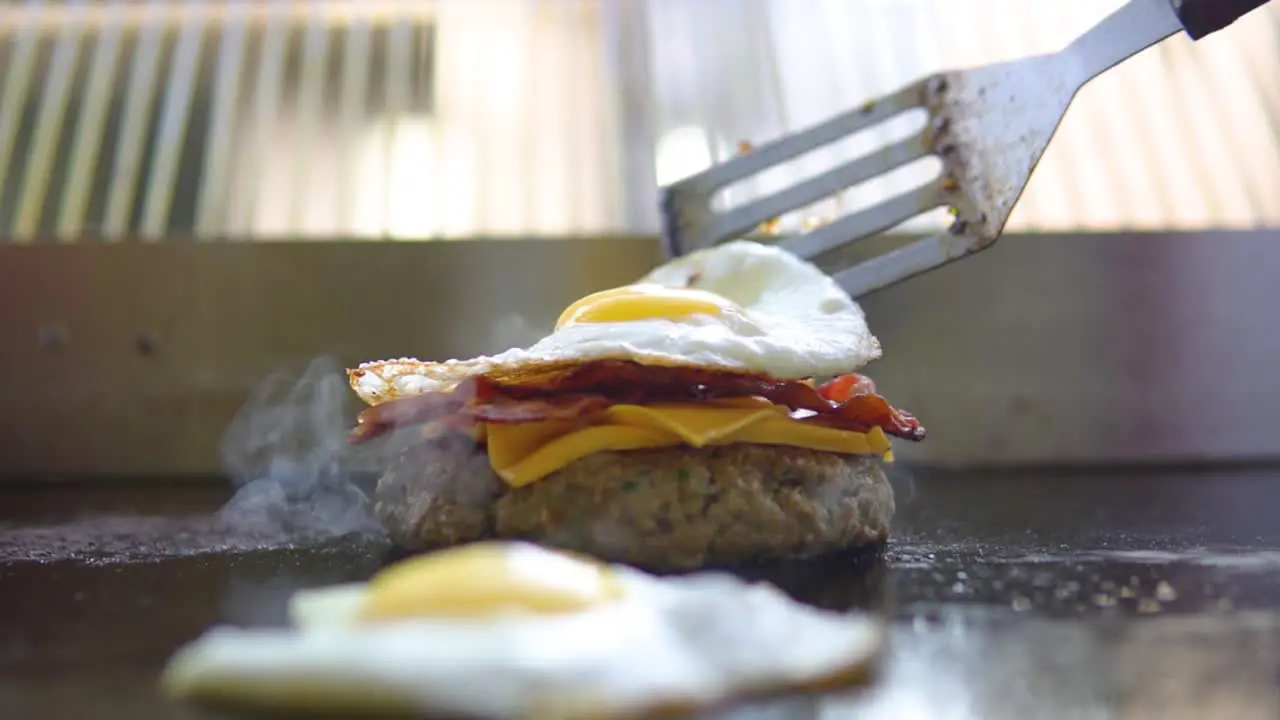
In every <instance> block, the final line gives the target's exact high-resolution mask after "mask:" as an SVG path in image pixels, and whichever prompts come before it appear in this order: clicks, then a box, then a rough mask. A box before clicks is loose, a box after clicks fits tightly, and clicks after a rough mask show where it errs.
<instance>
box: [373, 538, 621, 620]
mask: <svg viewBox="0 0 1280 720" xmlns="http://www.w3.org/2000/svg"><path fill="white" fill-rule="evenodd" d="M621 594H622V590H621V586H620V584H619V583H618V582H617V580H616V578H614V576H613V574H612V573H611V571H610V570H609V568H608V566H606V565H603V564H601V563H598V562H595V561H591V560H587V559H582V558H578V557H576V556H573V555H569V554H566V553H560V552H554V551H551V550H547V549H544V548H540V547H537V546H535V545H529V544H525V543H498V542H485V543H475V544H472V545H466V546H463V547H460V548H454V549H451V550H445V551H442V552H438V553H432V554H429V555H422V556H419V557H416V558H412V559H409V560H404V561H401V562H399V563H396V564H395V565H392V566H390V567H388V568H387V569H385V570H383V571H382V572H380V573H378V574H377V575H375V576H374V578H373V579H372V580H370V581H369V589H368V595H367V596H366V599H365V601H364V604H363V607H362V610H361V613H360V616H361V618H362V619H364V620H385V619H391V618H405V617H467V616H482V615H493V614H496V613H503V612H527V613H536V614H553V613H570V612H577V611H580V610H582V609H584V608H587V607H589V606H592V605H596V604H599V603H602V602H608V601H610V600H614V599H616V598H618V597H621Z"/></svg>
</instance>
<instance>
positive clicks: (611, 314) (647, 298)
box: [556, 285, 741, 330]
mask: <svg viewBox="0 0 1280 720" xmlns="http://www.w3.org/2000/svg"><path fill="white" fill-rule="evenodd" d="M740 309H741V308H739V307H738V306H737V305H735V304H734V303H733V302H731V301H729V300H727V299H726V298H724V297H721V296H720V295H716V294H715V293H711V292H707V291H705V290H693V289H690V288H672V287H666V286H664V285H627V286H625V287H620V288H613V289H611V290H602V291H600V292H598V293H593V294H591V295H588V296H586V297H584V298H582V299H581V300H578V301H577V302H575V303H573V304H572V305H570V306H569V307H568V308H566V309H565V311H564V312H563V313H561V314H560V319H559V320H557V321H556V329H557V330H559V329H560V328H562V327H565V326H566V325H576V324H581V323H614V322H633V321H636V320H676V321H678V320H683V319H684V318H687V317H689V316H690V315H711V316H713V317H718V316H720V315H722V314H724V313H725V312H726V311H729V312H733V311H738V310H740Z"/></svg>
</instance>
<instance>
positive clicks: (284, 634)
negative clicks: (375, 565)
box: [163, 568, 885, 717]
mask: <svg viewBox="0 0 1280 720" xmlns="http://www.w3.org/2000/svg"><path fill="white" fill-rule="evenodd" d="M617 572H618V576H619V580H620V581H621V582H623V583H624V585H625V587H626V588H627V597H626V599H624V600H622V601H618V602H613V603H607V604H605V605H602V606H600V607H597V608H593V609H591V610H588V611H585V612H582V613H577V614H573V615H564V616H551V617H529V616H498V617H491V618H481V619H471V620H450V621H441V620H426V619H413V620H403V621H397V622H394V623H387V624H385V625H377V626H374V625H368V626H355V625H353V624H352V622H351V621H352V620H353V619H354V615H355V612H356V610H357V608H358V605H359V603H360V601H361V600H362V598H363V594H364V589H363V584H362V583H355V584H348V585H342V586H336V587H331V588H323V589H318V590H310V591H302V592H300V593H298V594H297V595H296V596H295V598H294V600H293V601H292V602H291V606H290V614H291V619H292V620H293V621H294V622H296V623H297V624H298V626H299V627H298V629H271V630H263V629H237V628H230V627H216V628H214V629H212V630H210V631H209V632H207V633H206V634H205V635H203V636H201V637H200V638H198V639H197V640H195V641H194V642H192V643H191V644H189V645H187V646H186V647H184V648H182V649H181V650H180V651H179V652H178V653H177V654H176V655H175V656H174V657H173V659H171V661H170V663H169V665H168V666H167V667H166V669H165V674H164V677H163V685H164V687H165V688H166V689H167V690H168V691H169V692H170V693H172V694H174V695H177V696H180V697H210V696H217V697H220V698H221V699H224V700H236V699H239V700H241V701H248V702H255V701H256V702H257V703H260V704H267V705H274V704H285V705H288V704H289V702H290V700H291V699H292V700H293V701H294V702H295V703H301V704H302V706H304V707H305V706H314V705H313V703H318V702H340V701H343V700H347V701H349V702H358V703H362V707H363V706H367V707H368V708H369V709H370V710H374V709H382V708H386V709H390V710H397V709H405V708H412V709H417V710H430V711H437V712H451V713H472V714H476V713H478V714H482V715H486V716H493V717H506V716H511V715H512V714H516V713H519V712H520V711H522V710H527V709H528V708H531V707H533V708H549V707H555V708H558V710H559V711H563V712H565V713H570V712H571V710H572V709H574V708H577V709H580V710H582V711H583V712H587V711H590V712H597V713H598V712H604V713H627V712H632V711H635V710H638V709H643V708H645V707H648V706H651V705H652V704H654V703H659V704H668V703H677V704H692V705H696V706H704V705H709V704H714V703H717V702H721V701H723V700H725V699H728V698H729V697H731V696H734V695H738V694H741V693H743V692H748V691H752V690H764V689H776V688H779V687H787V686H795V685H802V684H804V683H807V682H813V681H815V680H818V679H821V678H823V677H825V676H829V675H831V674H833V673H836V672H839V671H841V670H843V669H847V668H851V667H856V666H862V665H865V664H869V663H871V662H873V661H874V659H875V658H876V656H877V655H878V654H879V652H880V651H881V649H882V647H883V645H884V642H885V631H884V626H883V623H882V622H881V621H880V620H879V619H878V618H874V617H871V616H868V615H846V614H838V613H832V612H827V611H821V610H817V609H814V608H810V607H808V606H805V605H803V604H801V603H798V602H796V601H794V600H792V599H790V598H789V597H787V596H786V595H785V594H784V593H782V592H781V591H780V590H778V589H777V588H774V587H773V586H771V585H766V584H754V585H748V584H747V583H745V582H743V581H741V580H739V579H737V578H734V577H732V576H728V575H723V574H719V573H703V574H699V575H693V576H687V577H684V578H666V579H658V578H653V577H651V576H648V575H645V574H643V573H640V572H638V571H635V570H631V569H629V568H617ZM726 617H727V618H729V620H727V621H724V622H721V619H722V618H726ZM743 627H752V628H754V632H741V628H743ZM703 633H705V635H703ZM494 678H504V679H506V680H508V681H509V682H505V683H499V682H495V680H494Z"/></svg>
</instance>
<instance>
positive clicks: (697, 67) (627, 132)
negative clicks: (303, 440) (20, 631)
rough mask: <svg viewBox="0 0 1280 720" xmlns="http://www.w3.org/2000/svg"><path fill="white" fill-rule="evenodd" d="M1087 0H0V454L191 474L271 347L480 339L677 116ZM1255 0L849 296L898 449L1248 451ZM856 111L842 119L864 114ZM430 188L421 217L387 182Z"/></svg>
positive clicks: (623, 213) (1268, 410)
mask: <svg viewBox="0 0 1280 720" xmlns="http://www.w3.org/2000/svg"><path fill="white" fill-rule="evenodd" d="M1118 4H1119V3H1118V2H1117V0H1079V1H1078V2H1074V3H1050V4H1047V5H1045V4H1041V3H1026V2H1023V1H1022V0H967V1H966V2H965V3H954V2H948V1H946V0H892V1H891V2H886V1H885V0H840V2H804V3H797V2H793V1H792V0H753V1H752V2H750V3H742V2H741V0H486V2H483V3H475V2H467V0H460V1H456V2H455V1H453V0H435V1H432V2H427V1H425V0H377V1H376V2H375V1H374V0H369V1H368V2H356V3H352V2H346V1H345V0H343V1H341V2H334V1H333V0H316V2H313V3H296V2H291V1H290V0H266V1H263V2H247V1H236V2H226V3H223V2H217V3H174V2H170V1H169V0H150V1H149V2H145V3H142V2H132V1H124V0H120V1H106V0H104V1H103V2H87V1H86V2H77V1H72V0H26V1H25V2H22V3H5V4H0V20H3V22H0V73H2V74H3V83H0V86H2V87H3V93H0V105H3V108H2V109H3V110H4V112H3V113H0V115H4V116H6V117H13V116H14V115H17V116H19V117H21V118H22V120H21V122H19V123H9V124H6V123H0V136H3V137H0V154H4V153H8V154H7V158H8V163H7V164H2V165H0V174H3V175H4V177H3V181H2V182H0V186H3V188H2V189H0V301H2V302H0V437H2V438H3V440H0V475H4V476H8V477H14V476H20V477H39V478H47V477H51V476H62V477H66V476H80V475H90V476H93V477H101V478H104V479H105V478H109V477H129V478H135V477H166V478H172V477H175V476H184V477H189V476H211V475H215V474H217V473H220V472H222V471H223V469H224V467H225V466H224V464H223V463H222V460H221V458H220V457H219V455H218V450H217V448H218V444H219V438H220V437H221V436H222V434H223V433H224V431H225V429H226V427H227V424H228V422H229V421H230V420H231V418H232V417H233V416H234V414H235V412H236V410H237V409H238V408H239V407H240V406H241V405H242V404H243V403H244V400H245V398H246V396H247V395H248V393H249V392H250V391H251V389H252V388H254V387H255V386H256V385H257V384H258V383H259V382H261V381H262V380H263V378H264V377H266V376H268V375H270V374H272V373H274V372H276V371H279V370H282V369H285V370H298V369H301V368H304V367H306V365H307V363H308V361H309V360H311V359H312V358H313V357H315V356H316V355H317V354H327V355H330V356H333V357H335V358H336V359H337V360H338V361H339V362H355V361H358V360H361V359H368V358H370V357H378V356H390V355H401V354H406V353H408V354H417V355H421V356H423V357H428V358H443V357H449V356H469V355H474V354H480V353H487V352H493V351H497V350H501V349H504V348H505V347H510V346H511V345H514V344H520V343H524V342H528V341H530V339H531V338H532V337H535V336H536V335H537V334H538V333H539V332H540V331H542V330H543V329H545V328H546V327H548V326H549V325H550V324H551V323H554V320H555V318H556V316H557V315H558V314H559V312H560V310H561V309H563V307H564V305H565V304H567V303H568V302H571V301H572V300H573V299H575V298H576V297H578V296H580V295H582V294H585V293H587V292H590V291H593V290H597V289H600V288H601V287H603V286H606V285H609V284H614V283H623V282H627V281H629V280H632V279H634V278H635V277H638V276H640V275H642V274H643V273H644V272H646V271H647V270H648V269H649V268H651V267H652V265H653V264H654V263H656V262H658V261H659V260H660V258H661V248H660V244H659V242H658V240H657V234H658V212H657V207H656V203H655V202H654V187H655V178H666V181H670V180H674V179H678V176H673V175H672V174H670V172H669V171H670V170H671V169H672V168H671V166H672V165H673V163H671V162H669V161H670V160H671V157H672V156H673V155H674V156H677V157H676V158H675V159H677V160H679V159H680V158H679V157H678V156H680V155H681V152H680V146H681V145H682V144H683V145H685V146H686V151H687V145H688V143H687V142H684V141H686V140H688V138H689V137H690V136H691V135H696V136H700V137H702V138H705V143H704V145H703V147H701V148H700V149H699V148H695V149H698V150H699V152H694V153H691V154H690V153H688V152H685V153H684V154H685V155H686V156H701V157H703V158H705V159H706V161H707V163H706V164H711V163H713V162H716V161H719V160H723V159H725V158H727V157H729V156H731V155H732V153H733V146H734V145H735V144H736V142H737V141H739V140H748V141H754V142H757V143H759V142H760V141H762V140H765V139H767V138H770V137H776V136H779V135H783V134H786V133H788V132H792V131H794V130H797V129H800V128H802V127H805V126H807V125H809V124H811V123H813V122H815V121H818V120H820V119H822V118H825V117H829V116H831V115H833V114H835V113H836V112H838V111H839V110H840V109H841V108H842V107H843V102H844V100H842V99H843V98H861V97H869V96H880V95H884V94H886V93H887V92H889V91H891V90H892V89H894V88H895V87H898V86H900V85H902V84H904V83H905V82H906V81H908V80H910V79H911V78H913V77H919V76H923V75H927V74H929V73H930V72H933V71H934V70H936V69H939V68H947V67H967V66H974V65H981V64H984V63H989V62H993V61H998V60H1002V59H1006V58H1012V57H1018V56H1022V55H1026V54H1031V53H1034V52H1036V51H1037V49H1038V48H1047V47H1058V46H1060V45H1061V44H1064V43H1065V42H1066V41H1067V40H1068V39H1070V37H1072V36H1074V35H1075V34H1077V33H1078V32H1080V31H1083V30H1084V29H1085V27H1086V26H1087V24H1088V23H1089V22H1091V21H1092V20H1093V19H1094V18H1096V17H1101V16H1103V15H1105V14H1106V13H1107V12H1109V11H1111V10H1112V9H1114V8H1115V7H1117V6H1118ZM1277 22H1280V3H1271V4H1269V5H1268V6H1266V7H1264V8H1263V10H1261V11H1260V12H1258V13H1254V14H1252V15H1251V16H1250V17H1248V18H1246V19H1245V20H1243V21H1241V22H1238V23H1236V24H1234V25H1233V26H1232V27H1231V28H1229V29H1228V30H1226V31H1224V32H1222V33H1218V34H1215V35H1214V36H1213V37H1211V38H1208V39H1207V40H1206V41H1204V42H1203V43H1192V42H1191V41H1189V40H1188V39H1187V38H1183V37H1179V38H1172V39H1170V40H1169V41H1168V42H1165V43H1161V44H1160V46H1159V47H1157V48H1155V49H1153V50H1152V51H1150V52H1147V53H1142V54H1141V55H1140V56H1138V57H1136V58H1133V59H1132V60H1131V61H1128V62H1126V63H1124V64H1123V65H1122V66H1121V67H1119V68H1117V69H1115V70H1114V71H1112V72H1108V73H1106V74H1105V75H1104V76H1103V77H1101V78H1099V79H1097V80H1096V81H1094V82H1092V83H1090V84H1089V86H1088V87H1086V89H1085V90H1084V91H1083V92H1082V93H1081V95H1080V97H1079V98H1077V100H1076V101H1075V102H1073V104H1072V109H1071V112H1070V113H1069V114H1068V117H1067V119H1066V121H1065V122H1064V123H1063V125H1062V127H1061V128H1060V129H1059V131H1058V133H1057V134H1056V135H1055V137H1054V141H1053V143H1052V144H1051V146H1050V148H1049V150H1047V151H1046V153H1045V156H1044V157H1043V158H1042V160H1041V163H1040V165H1039V166H1038V168H1037V170H1036V173H1035V177H1034V178H1033V179H1032V182H1031V184H1030V186H1029V187H1028V189H1027V191H1026V193H1025V194H1024V195H1023V197H1022V198H1021V199H1020V201H1019V203H1018V208H1017V210H1016V211H1015V212H1014V215H1013V217H1012V218H1011V219H1010V222H1009V224H1008V226H1007V227H1006V234H1005V238H1006V239H1005V240H1004V241H1002V242H1000V243H998V244H997V246H996V248H994V249H993V250H991V251H990V252H987V253H982V254H980V255H979V256H978V257H977V258H974V259H973V260H971V261H970V262H965V263H956V264H953V265H952V266H950V267H948V268H946V269H944V270H942V271H940V272H938V273H931V274H930V275H929V277H928V280H927V281H926V282H919V283H904V284H902V285H900V286H897V287H894V288H891V289H888V290H886V291H885V292H883V293H876V294H874V295H872V296H871V297H868V298H867V299H866V301H865V303H864V307H865V308H866V311H867V314H868V317H869V319H870V321H871V324H872V327H873V328H874V329H875V330H876V332H877V334H878V335H879V337H880V339H881V341H882V343H883V344H884V347H885V348H886V358H885V360H884V361H882V362H879V363H877V364H876V365H875V366H873V367H872V368H870V372H871V373H872V374H873V376H874V377H875V378H876V380H877V382H878V383H879V384H880V386H881V387H883V388H884V390H885V392H886V393H887V394H889V395H891V396H892V397H894V398H895V399H900V400H899V401H900V402H901V404H902V405H903V406H905V407H908V408H910V409H911V410H913V411H915V412H917V413H918V414H919V415H920V416H921V417H923V418H927V419H928V421H929V429H930V431H931V437H930V440H929V441H928V442H927V443H921V444H920V445H919V446H916V447H911V448H903V449H902V452H901V453H900V456H901V457H902V459H903V460H904V462H908V463H917V464H936V465H959V466H974V465H982V466H990V465H1011V464H1013V465H1019V464H1028V463H1032V464H1042V463H1050V464H1061V463H1079V464H1089V465H1096V464H1107V463H1169V462H1180V461H1183V460H1187V459H1192V460H1196V461H1206V460H1207V461H1236V460H1257V459H1266V458H1271V457H1277V456H1280V448H1277V445H1276V442H1275V437H1274V431H1273V428H1274V417H1275V410H1274V408H1276V407H1278V406H1280V379H1278V378H1277V376H1276V375H1275V373H1274V372H1273V369H1274V367H1276V366H1277V364H1280V340H1274V339H1273V337H1274V333H1272V332H1271V329H1272V327H1273V325H1274V320H1273V318H1272V315H1273V313H1272V312H1271V309H1270V308H1272V307H1274V306H1276V304H1277V303H1280V288H1278V287H1277V286H1276V285H1275V283H1274V278H1275V277H1276V276H1277V274H1280V242H1277V230H1275V229H1274V228H1277V227H1278V226H1280V163H1278V162H1277V159H1278V158H1280V136H1278V135H1277V134H1276V132H1275V130H1274V128H1275V127H1276V125H1275V118H1277V117H1280V82H1278V81H1280V54H1278V53H1280V48H1278V47H1277V46H1276V43H1275V34H1274V32H1275V28H1276V23H1277ZM709 31H711V32H709ZM708 38H714V40H713V41H708ZM890 40H891V42H890ZM317 49H319V50H317ZM304 50H307V52H303V51H304ZM320 50H323V52H320ZM312 51H315V52H312ZM405 56H408V57H410V58H413V62H411V63H410V65H411V67H408V68H405V67H402V66H399V65H394V66H393V67H390V68H389V67H388V64H387V62H386V58H388V57H401V58H403V57H405ZM479 58H483V59H484V62H483V63H480V62H479ZM601 58H604V60H603V61H601ZM513 81H518V82H519V83H521V87H524V88H526V89H527V90H529V92H525V93H524V94H523V95H520V94H514V95H513V94H512V93H511V92H509V89H510V87H511V82H513ZM534 88H536V92H533V89H534ZM361 89H364V90H367V91H368V92H367V94H365V93H362V92H358V91H359V90H361ZM1193 101H1194V102H1193ZM1184 105H1185V106H1186V107H1188V108H1189V111H1188V112H1185V113H1183V112H1179V111H1178V108H1179V107H1180V106H1184ZM570 110H571V111H572V112H570ZM397 113H398V115H397ZM1135 115H1141V116H1143V117H1145V118H1148V120H1149V124H1143V125H1142V127H1141V130H1138V129H1136V124H1135V123H1132V122H1128V121H1127V119H1128V118H1130V117H1132V116H1135ZM394 117H399V120H394ZM566 118H571V119H572V120H573V122H568V123H566V122H564V120H565V119H566ZM393 120H394V121H393ZM889 125H891V123H889ZM871 134H873V135H875V136H876V137H873V138H862V137H861V136H858V137H855V138H854V140H855V143H852V144H856V141H858V140H863V139H866V140H873V141H884V142H890V141H892V140H891V138H887V137H880V133H878V132H875V133H871ZM682 137H683V138H684V140H682V139H681V138H682ZM178 139H181V142H169V140H175V141H176V140H178ZM314 147H323V148H324V152H323V153H317V152H314V151H312V150H311V149H312V148H314ZM433 147H434V148H445V147H447V148H450V151H449V152H448V153H443V154H436V155H432V154H431V152H430V149H431V148H433ZM844 149H845V148H842V147H836V148H834V152H832V153H825V152H824V159H825V158H826V156H827V155H831V156H832V157H831V159H832V160H834V161H842V160H844V159H845V157H846V156H844V155H842V152H843V150H844ZM390 156H394V157H395V158H396V159H397V163H394V164H392V165H390V166H389V165H388V164H387V163H386V158H388V157H390ZM433 158H434V160H433ZM655 159H656V161H655ZM694 159H697V158H696V157H695V158H694ZM685 160H686V162H684V163H683V164H681V163H679V162H677V163H674V165H676V166H681V167H684V168H689V167H690V165H689V163H688V162H687V160H689V157H686V158H685ZM699 162H701V161H699ZM796 165H798V166H801V169H802V170H803V169H810V168H808V167H806V166H805V163H804V162H803V161H801V162H798V163H796ZM705 166H706V165H702V166H701V167H705ZM701 167H693V168H692V169H693V170H694V171H696V170H698V169H701ZM86 169H87V170H86ZM175 169H176V172H175ZM910 169H911V168H908V170H910ZM402 171H406V172H402ZM784 174H786V173H784ZM175 178H176V183H173V182H172V181H173V180H174V179H175ZM442 179H443V180H447V190H448V192H449V193H450V194H449V195H440V194H438V193H437V190H435V189H438V188H441V187H445V186H442V185H441V181H442ZM786 179H787V180H789V181H792V182H794V179H793V178H791V177H788V178H786ZM894 179H895V178H893V177H891V178H889V179H887V180H886V181H885V182H883V183H881V182H872V183H867V184H866V185H867V186H868V187H861V186H860V187H858V188H854V189H853V191H851V193H849V196H850V197H853V198H854V199H855V200H857V201H860V202H861V201H865V202H875V201H878V200H880V199H882V198H887V197H892V196H893V195H894V194H895V193H896V192H898V191H900V190H905V189H907V188H906V187H904V186H902V185H898V184H895V182H893V181H894ZM351 184H354V185H356V186H359V187H358V188H357V189H358V190H360V191H361V192H359V193H355V194H352V193H350V192H347V190H349V189H350V188H349V187H348V185H351ZM388 186H393V187H397V188H401V189H402V190H403V192H401V191H396V192H395V193H394V198H389V197H386V196H385V195H384V194H383V193H382V192H381V188H385V187H388ZM767 186H768V182H763V181H762V182H760V183H758V184H752V188H751V190H752V191H755V190H757V189H758V190H760V191H766V192H767V191H768V189H769V188H768V187H767ZM433 188H435V189H433ZM521 188H534V189H535V190H536V192H533V193H522V192H521V191H520V189H521ZM455 193H460V194H462V195H463V196H464V199H465V200H466V202H456V203H451V204H450V209H451V210H457V211H458V212H456V213H455V216H454V217H450V218H437V219H435V220H433V219H432V218H430V217H428V218H425V219H424V218H423V217H422V215H423V214H424V212H423V211H425V214H426V215H431V214H432V213H431V210H432V208H431V207H426V206H428V205H430V203H427V202H426V200H427V199H430V198H433V197H434V198H437V202H436V203H435V205H436V206H437V207H438V206H440V205H442V204H444V203H443V201H444V200H449V199H450V198H453V197H454V194H455ZM747 194H750V193H747ZM379 197H381V198H383V199H386V200H388V202H385V203H374V202H367V201H370V200H373V199H378V198H379ZM513 197H519V198H520V199H521V202H520V203H518V204H513V203H511V202H509V200H510V199H511V198H513ZM792 219H794V218H784V219H783V225H784V226H785V225H787V223H788V221H790V220H792ZM937 219H938V220H939V221H942V220H943V218H941V217H939V218H937ZM436 220H440V222H437V221H436ZM920 220H921V222H920V223H919V224H916V225H909V226H908V227H906V228H905V229H901V232H893V233H886V235H885V236H884V237H881V238H876V239H873V240H868V241H866V242H863V243H858V244H856V245H854V246H851V247H850V248H849V250H850V252H852V253H855V254H856V253H860V252H864V251H866V250H868V249H873V248H877V247H879V246H880V245H881V244H883V243H896V242H903V241H909V240H910V239H912V237H913V236H914V235H916V234H920V233H923V232H927V231H930V230H932V229H933V228H934V227H935V226H934V225H931V224H929V223H927V222H924V221H925V220H929V221H932V220H933V218H931V217H927V216H922V218H921V219H920ZM936 227H945V225H942V224H939V225H937V226H936ZM495 237H496V238H500V239H496V240H495V239H494V238H495ZM380 239H395V240H414V242H376V240H380ZM481 239H483V241H477V240H481ZM422 240H449V241H450V242H422ZM371 241H372V242H371ZM823 262H826V260H825V259H824V260H823ZM509 268H518V269H519V271H518V272H515V273H513V272H511V271H510V270H509ZM1117 308H1122V310H1120V311H1118V310H1117ZM1081 388H1087V391H1086V392H1087V397H1088V398H1090V400H1089V401H1088V402H1083V401H1082V395H1081V392H1082V391H1081ZM107 482H108V484H109V481H107ZM0 714H3V713H0Z"/></svg>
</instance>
